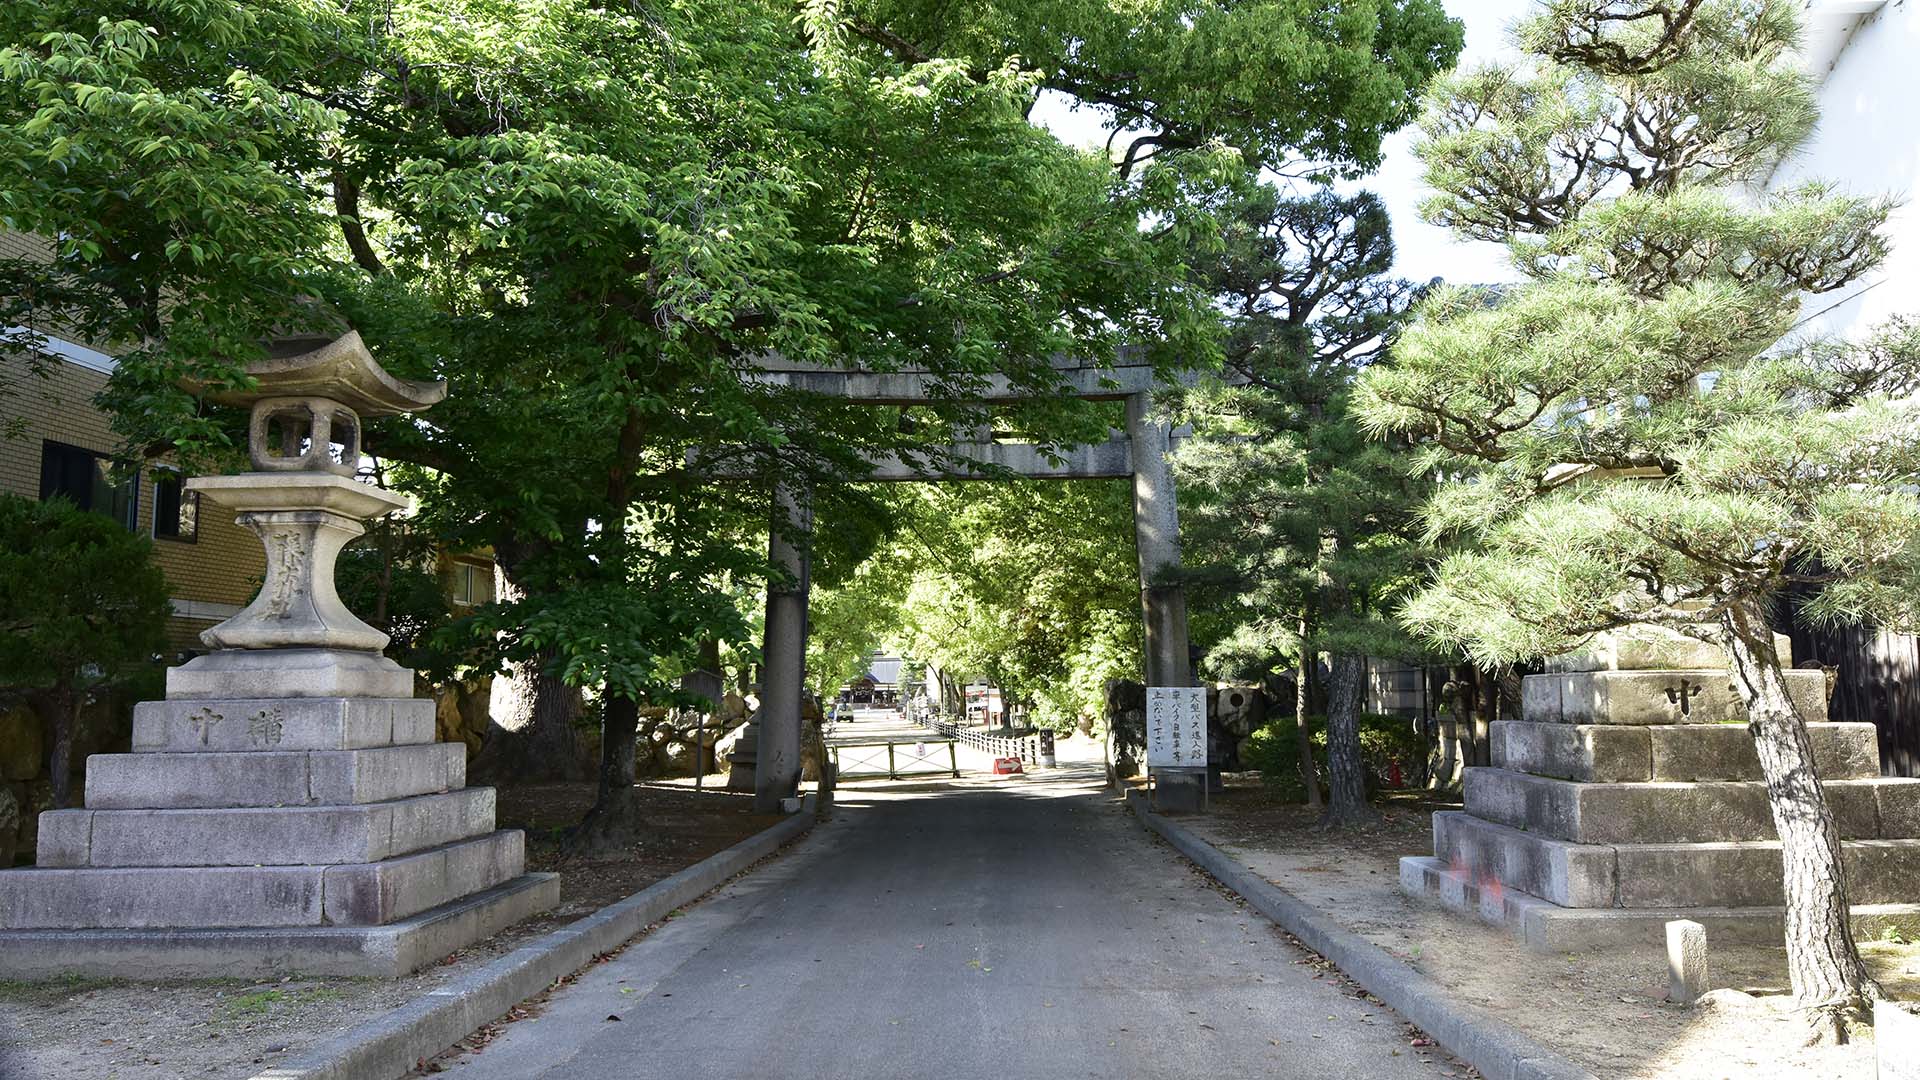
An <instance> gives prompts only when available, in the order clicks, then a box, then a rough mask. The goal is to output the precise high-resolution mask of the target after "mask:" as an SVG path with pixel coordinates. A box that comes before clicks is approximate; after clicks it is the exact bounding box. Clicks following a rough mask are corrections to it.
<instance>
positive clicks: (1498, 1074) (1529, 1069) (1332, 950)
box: [1127, 791, 1594, 1080]
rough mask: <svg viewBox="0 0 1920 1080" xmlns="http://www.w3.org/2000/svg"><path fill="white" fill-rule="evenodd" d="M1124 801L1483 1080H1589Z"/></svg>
mask: <svg viewBox="0 0 1920 1080" xmlns="http://www.w3.org/2000/svg"><path fill="white" fill-rule="evenodd" d="M1127 806H1128V807H1129V808H1130V809H1131V810H1132V811H1133V812H1134V814H1135V815H1136V816H1138V817H1139V818H1140V820H1141V822H1142V823H1143V824H1145V825H1146V826H1147V828H1149V829H1152V830H1153V831H1154V832H1156V833H1159V834H1160V835H1161V836H1162V837H1164V838H1165V839H1166V841H1167V842H1168V843H1169V844H1172V845H1173V846H1174V848H1175V849H1177V850H1178V851H1179V852H1180V854H1182V855H1185V856H1186V857H1187V858H1188V859H1190V860H1192V861H1193V862H1194V863H1196V864H1198V865H1199V867H1200V868H1201V869H1203V870H1205V871H1206V872H1207V873H1209V874H1211V875H1213V878H1214V880H1216V881H1218V882H1220V884H1222V885H1225V886H1226V887H1227V888H1229V889H1232V890H1233V891H1234V892H1236V893H1239V894H1240V895H1241V896H1242V897H1244V898H1245V899H1246V901H1247V903H1249V904H1251V905H1252V906H1253V908H1254V910H1256V911H1258V912H1259V913H1260V914H1262V915H1265V916H1266V917H1267V918H1268V919H1270V920H1272V921H1273V922H1274V923H1275V924H1277V925H1278V926H1280V927H1281V928H1282V929H1284V930H1286V931H1287V932H1288V933H1290V934H1292V935H1293V936H1294V937H1296V938H1299V939H1300V941H1301V943H1302V944H1304V945H1306V946H1307V948H1309V949H1312V950H1313V951H1314V952H1317V953H1319V954H1320V955H1321V956H1324V957H1326V958H1327V959H1328V960H1330V961H1332V962H1333V963H1334V965H1335V966H1337V967H1338V968H1339V969H1340V970H1341V971H1344V972H1346V973H1347V974H1348V975H1349V976H1351V977H1352V978H1353V980H1354V981H1355V982H1357V983H1359V984H1360V985H1361V986H1363V987H1366V989H1367V991H1368V992H1369V993H1371V994H1372V995H1373V996H1374V997H1377V998H1379V999H1380V1000H1381V1001H1383V1002H1385V1003H1386V1004H1387V1006H1388V1007H1390V1008H1392V1009H1393V1010H1394V1011H1396V1012H1398V1013H1399V1014H1400V1015H1401V1016H1404V1017H1406V1018H1407V1019H1408V1020H1409V1021H1411V1022H1412V1023H1414V1024H1416V1025H1418V1026H1419V1027H1420V1028H1421V1030H1423V1031H1425V1032H1426V1033H1427V1034H1429V1035H1431V1036H1433V1037H1434V1038H1435V1039H1436V1040H1438V1041H1439V1043H1440V1045H1441V1046H1444V1047H1446V1048H1447V1050H1448V1051H1450V1052H1452V1053H1453V1054H1454V1055H1455V1056H1457V1057H1459V1058H1460V1060H1462V1061H1465V1062H1466V1063H1467V1064H1469V1065H1472V1066H1473V1067H1474V1068H1476V1069H1478V1070H1480V1074H1481V1075H1482V1076H1484V1077H1486V1078H1487V1080H1594V1075H1593V1073H1591V1072H1588V1071H1587V1070H1586V1069H1583V1068H1581V1067H1580V1066H1579V1065H1577V1064H1575V1063H1574V1062H1573V1061H1570V1060H1568V1059H1567V1058H1565V1057H1563V1056H1561V1055H1560V1054H1557V1053H1555V1052H1553V1051H1552V1050H1549V1049H1547V1048H1546V1047H1544V1046H1541V1045H1540V1044H1539V1043H1536V1042H1534V1041H1533V1040H1532V1039H1530V1038H1528V1037H1527V1036H1525V1035H1522V1034H1521V1033H1520V1032H1518V1031H1516V1030H1515V1029H1514V1028H1513V1027H1511V1026H1509V1025H1507V1024H1505V1023H1503V1022H1501V1021H1500V1020H1498V1019H1496V1018H1494V1017H1493V1016H1492V1015H1490V1014H1488V1013H1486V1012H1483V1011H1482V1010H1480V1009H1477V1008H1474V1007H1473V1006H1471V1005H1465V1004H1461V1003H1459V1002H1457V1001H1454V1000H1451V999H1450V998H1449V997H1448V994H1447V990H1446V988H1445V987H1443V986H1441V985H1440V984H1439V983H1437V982H1435V981H1433V980H1432V979H1430V978H1428V977H1427V976H1425V975H1422V974H1420V973H1419V972H1417V971H1415V970H1414V969H1413V968H1411V967H1409V966H1408V965H1407V964H1405V963H1404V962H1402V961H1400V960H1397V959H1395V958H1394V957H1393V956H1391V955H1390V954H1388V953H1387V951H1386V950H1384V949H1382V948H1380V947H1379V946H1378V945H1375V944H1374V943H1372V942H1370V941H1368V940H1366V939H1365V938H1363V937H1361V936H1360V935H1358V934H1355V933H1353V932H1352V931H1350V930H1346V929H1344V928H1342V927H1341V926H1339V925H1338V924H1337V923H1335V922H1334V921H1333V920H1332V919H1329V918H1328V917H1326V916H1325V915H1322V914H1321V913H1320V912H1319V911H1317V910H1315V909H1314V908H1312V907H1310V906H1308V905H1307V904H1306V903H1304V902H1302V901H1301V900H1300V899H1299V898H1298V897H1295V896H1293V895H1292V894H1290V893H1288V892H1286V891H1285V890H1284V889H1281V888H1280V887H1278V886H1276V885H1274V884H1272V883H1271V882H1269V881H1267V880H1266V879H1265V878H1262V877H1260V876H1259V875H1258V874H1256V873H1254V872H1253V871H1251V870H1249V869H1247V868H1246V867H1245V866H1242V865H1240V864H1239V863H1236V862H1235V861H1234V860H1233V858H1232V856H1230V855H1227V854H1226V853H1225V852H1222V851H1221V850H1220V849H1219V848H1216V847H1214V846H1213V845H1212V844H1209V843H1207V842H1206V841H1205V840H1202V839H1200V838H1199V837H1198V836H1196V835H1194V834H1193V833H1192V832H1190V831H1189V830H1187V829H1185V828H1182V827H1181V826H1180V825H1178V824H1175V823H1174V822H1172V821H1169V820H1168V819H1167V818H1164V817H1162V816H1160V815H1159V814H1156V813H1154V812H1153V811H1152V810H1149V809H1148V808H1147V802H1146V797H1145V796H1144V795H1143V794H1142V793H1141V792H1139V791H1129V792H1128V793H1127Z"/></svg>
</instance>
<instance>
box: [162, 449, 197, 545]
mask: <svg viewBox="0 0 1920 1080" xmlns="http://www.w3.org/2000/svg"><path fill="white" fill-rule="evenodd" d="M186 480H187V478H186V475H185V474H183V473H182V472H181V471H180V470H179V469H176V468H173V467H172V466H162V467H161V468H159V469H157V470H155V472H154V477H153V519H152V520H153V538H154V539H155V540H170V541H172V542H173V543H176V544H197V543H199V542H200V493H199V492H197V491H187V490H185V489H184V488H183V487H182V486H181V485H183V484H185V483H186ZM183 523H184V525H185V527H183ZM163 525H164V527H165V531H162V528H163Z"/></svg>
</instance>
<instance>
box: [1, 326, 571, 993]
mask: <svg viewBox="0 0 1920 1080" xmlns="http://www.w3.org/2000/svg"><path fill="white" fill-rule="evenodd" d="M247 371H248V374H249V375H251V376H253V378H254V379H255V381H256V387H255V388H254V389H251V390H246V391H236V390H229V391H223V392H219V393H215V394H209V395H208V396H209V397H211V398H212V399H213V400H215V401H218V402H220V403H222V404H229V405H241V406H249V407H250V408H251V410H252V412H251V420H250V423H249V431H248V450H249V452H250V454H251V457H252V462H253V467H254V470H255V471H253V472H249V473H242V474H240V475H237V476H207V477H196V478H194V479H192V480H189V481H188V482H187V485H186V486H187V489H188V490H190V491H197V492H199V493H200V494H201V496H202V497H203V498H204V499H205V500H207V501H208V502H211V503H215V504H217V505H219V506H222V507H225V508H227V509H229V510H232V511H234V512H235V514H236V515H237V516H236V520H237V521H238V522H239V523H240V524H241V525H243V526H245V527H246V528H247V529H249V530H251V531H252V532H253V533H254V534H255V535H257V536H258V537H259V538H260V542H261V544H262V545H263V546H264V547H265V548H266V556H267V570H266V576H265V579H264V584H263V585H262V586H261V589H260V595H259V596H257V597H255V598H254V601H253V603H252V604H250V605H249V606H248V607H247V608H246V609H245V610H243V611H241V612H240V613H239V614H237V615H235V616H234V617H232V618H230V619H228V620H227V621H225V622H223V623H221V624H219V625H218V626H215V627H213V628H212V629H210V630H208V631H206V632H205V633H204V634H202V635H201V640H202V641H204V642H205V643H206V644H207V646H208V648H209V649H211V650H212V651H211V652H209V653H207V654H206V655H203V656H200V657H197V658H195V659H194V660H192V661H190V662H188V663H186V664H184V665H182V666H180V667H176V668H173V669H171V670H169V671H168V672H167V697H166V700H165V701H149V702H143V703H141V704H140V705H138V706H136V707H135V710H134V721H133V724H134V726H133V752H132V753H129V754H96V755H94V756H93V757H92V758H90V759H88V761H87V767H86V807H85V809H74V810H53V811H49V812H47V813H45V814H43V815H42V816H41V819H40V841H39V850H38V858H37V865H36V866H35V867H32V868H24V869H19V870H6V871H0V977H11V978H35V977H44V976H48V975H54V974H69V973H72V974H84V975H129V974H138V975H141V976H144V977H164V976H188V977H191V976H216V975H218V976H240V977H260V976H268V975H277V974H284V973H289V972H301V973H305V974H326V975H386V976H393V975H401V974H405V973H406V972H409V971H412V970H414V969H416V968H418V967H420V966H422V965H424V964H427V963H430V962H432V961H434V960H437V959H439V958H440V957H442V956H445V955H446V954H447V953H449V952H452V951H453V950H454V949H457V948H459V947H461V946H463V945H466V944H468V943H470V942H472V941H474V940H476V939H478V938H481V937H484V936H486V935H488V934H491V933H493V932H494V931H495V930H498V929H500V928H501V927H503V926H506V925H508V924H510V923H513V922H516V921H518V920H520V919H523V918H525V917H527V916H528V915H531V914H533V913H535V912H537V911H541V910H544V909H546V908H548V907H551V906H552V905H553V904H554V903H555V902H556V901H557V900H558V898H559V880H558V878H557V877H556V876H555V875H552V874H528V873H526V872H525V858H524V837H523V835H522V834H521V833H520V832H518V831H515V830H496V829H495V828H494V795H493V790H492V789H491V788H469V787H467V786H466V748H465V747H464V746H463V745H461V744H458V743H436V742H434V741H433V740H434V703H433V702H432V701H431V700H428V699H425V698H415V697H414V696H413V672H411V671H409V670H407V669H406V668H403V667H401V666H400V665H398V664H396V663H394V662H393V661H392V660H390V659H388V658H387V657H385V656H384V655H382V654H381V652H380V650H381V649H383V648H385V646H386V644H387V635H386V634H384V633H382V632H380V631H379V630H376V629H375V628H373V627H371V626H368V625H367V624H366V623H364V622H362V621H360V620H359V619H358V618H356V617H354V615H353V613H352V612H350V611H348V610H347V609H346V607H345V605H343V604H342V603H341V602H340V597H339V595H338V594H337V593H336V592H335V589H334V581H333V572H334V560H335V559H336V558H337V557H338V555H339V554H340V550H341V548H343V547H344V546H346V544H347V543H349V542H350V541H352V540H353V539H354V538H356V537H358V536H360V535H361V533H362V532H363V531H364V526H363V524H362V523H363V522H365V521H368V520H371V519H373V518H377V517H379V516H381V515H383V514H387V513H390V512H392V511H395V510H400V509H403V508H405V507H406V506H407V505H408V501H407V499H406V498H405V497H403V496H399V495H395V494H393V493H391V492H387V491H383V490H381V489H379V488H376V487H373V486H372V485H369V484H364V483H361V482H359V481H357V480H355V479H353V476H354V473H355V470H356V467H357V465H358V463H359V460H360V419H361V418H362V417H370V416H388V415H396V414H401V413H410V412H417V411H419V410H421V409H424V408H426V407H427V406H429V405H432V404H433V403H435V402H437V401H439V400H441V399H442V398H443V397H445V396H446V384H445V383H443V382H433V383H423V382H409V381H405V380H400V379H395V378H394V377H392V376H391V375H389V374H387V372H385V371H384V370H382V369H381V367H380V365H379V364H378V363H377V362H376V361H375V360H374V359H373V357H372V356H371V355H370V354H369V353H368V352H367V350H366V347H365V345H364V344H363V343H362V342H361V340H360V337H359V335H358V334H357V333H348V334H346V335H345V336H344V337H341V338H339V339H337V340H331V341H324V340H316V339H305V340H301V341H296V342H287V343H284V344H283V345H282V346H281V347H279V348H277V349H275V350H274V351H273V353H272V354H271V355H270V356H269V357H268V358H267V359H265V360H263V361H261V362H259V363H257V364H254V365H252V366H250V367H249V368H248V369H247Z"/></svg>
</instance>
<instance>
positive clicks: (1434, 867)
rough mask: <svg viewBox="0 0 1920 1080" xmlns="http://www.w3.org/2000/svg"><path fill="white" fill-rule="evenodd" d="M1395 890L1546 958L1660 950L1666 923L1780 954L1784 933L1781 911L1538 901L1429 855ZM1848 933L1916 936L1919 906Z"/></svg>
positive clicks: (1874, 909) (1408, 866) (1862, 914)
mask: <svg viewBox="0 0 1920 1080" xmlns="http://www.w3.org/2000/svg"><path fill="white" fill-rule="evenodd" d="M1400 888H1401V890H1402V891H1404V892H1406V893H1407V894H1408V895H1410V896H1415V897H1424V898H1428V899H1433V900H1436V901H1438V902H1439V903H1440V905H1441V906H1442V907H1445V908H1448V909H1449V910H1452V911H1457V912H1459V913H1461V914H1463V915H1476V916H1478V917H1480V918H1481V919H1483V920H1485V921H1486V922H1488V923H1491V924H1493V925H1495V926H1503V927H1505V928H1507V929H1509V930H1511V931H1513V933H1514V934H1515V935H1516V936H1518V937H1520V938H1521V939H1522V940H1523V941H1525V942H1526V944H1527V946H1528V947H1529V948H1533V949H1538V950H1540V951H1543V952H1557V953H1567V952H1585V951H1589V950H1593V949H1605V948H1618V947H1620V946H1628V945H1656V946H1657V945H1662V944H1664V943H1665V940H1666V924H1667V923H1668V922H1669V921H1670V920H1673V919H1691V920H1693V921H1694V922H1698V923H1701V924H1703V925H1704V926H1706V928H1707V941H1708V946H1709V948H1711V947H1712V945H1713V943H1714V942H1743V943H1749V944H1757V945H1772V946H1775V947H1778V946H1779V944H1780V936H1781V934H1782V933H1783V932H1784V923H1785V918H1784V912H1783V909H1781V908H1779V907H1693V908H1642V909H1634V910H1628V909H1626V908H1567V907H1561V906H1559V905H1558V904H1550V903H1548V902H1547V901H1545V900H1542V899H1540V898H1539V897H1535V896H1529V895H1527V894H1526V893H1523V892H1520V891H1518V890H1515V889H1504V888H1500V887H1499V886H1497V885H1494V884H1491V883H1485V882H1481V881H1475V880H1474V879H1473V876H1472V875H1471V874H1469V873H1467V872H1465V871H1461V870H1455V869H1453V868H1451V867H1449V866H1448V865H1447V864H1446V863H1444V862H1441V861H1440V860H1439V859H1436V858H1434V857H1432V856H1430V855H1415V856H1409V857H1407V858H1404V859H1401V860H1400ZM1851 914H1852V922H1853V933H1854V936H1855V937H1856V938H1858V939H1859V940H1862V941H1865V940H1869V939H1874V938H1878V937H1880V936H1881V935H1882V934H1883V933H1885V932H1886V931H1889V930H1892V931H1896V932H1898V933H1899V934H1901V935H1902V936H1904V937H1906V938H1908V939H1909V940H1911V939H1913V938H1915V937H1920V904H1911V903H1909V904H1855V905H1853V908H1852V912H1851Z"/></svg>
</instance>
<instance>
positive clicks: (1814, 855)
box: [1722, 601, 1879, 1042]
mask: <svg viewBox="0 0 1920 1080" xmlns="http://www.w3.org/2000/svg"><path fill="white" fill-rule="evenodd" d="M1722 627H1723V629H1724V631H1725V639H1724V642H1723V644H1724V646H1725V648H1726V650H1727V654H1728V656H1729V657H1730V658H1731V659H1732V661H1733V672H1734V677H1735V678H1736V679H1737V680H1738V683H1739V686H1740V691H1741V694H1742V696H1743V697H1744V698H1745V700H1746V705H1747V730H1748V731H1749V732H1751V733H1752V735H1753V744H1754V749H1755V750H1757V751H1758V753H1759V757H1760V771H1761V773H1762V775H1764V776H1765V777H1766V781H1767V803H1768V805H1769V807H1770V808H1771V809H1772V810H1773V826H1774V829H1775V830H1776V831H1778V832H1779V834H1780V862H1781V870H1782V874H1781V882H1782V885H1783V887H1784V889H1785V892H1786V927H1787V933H1786V944H1787V974H1788V976H1789V978H1791V979H1792V982H1793V997H1794V1001H1795V1003H1796V1004H1797V1005H1798V1006H1799V1007H1800V1008H1801V1009H1803V1010H1806V1011H1807V1016H1808V1020H1809V1022H1810V1023H1812V1024H1813V1026H1814V1034H1815V1035H1816V1037H1818V1038H1820V1039H1823V1040H1831V1041H1838V1042H1845V1041H1846V1038H1847V1023H1848V1021H1849V1020H1854V1021H1859V1020H1863V1019H1864V1018H1865V1014H1866V1010H1867V1009H1868V1005H1869V1002H1870V1001H1871V1000H1872V999H1873V998H1876V997H1878V996H1879V987H1877V986H1875V985H1874V982H1873V980H1872V978H1871V977H1869V976H1868V974H1867V968H1866V965H1865V964H1864V963H1862V962H1861V960H1860V950H1859V947H1858V946H1857V945H1855V943H1854V940H1853V927H1852V926H1851V925H1850V924H1849V922H1848V918H1847V916H1848V910H1849V903H1848V900H1847V880H1846V875H1845V873H1844V870H1843V866H1844V858H1843V855H1842V850H1841V846H1840V830H1839V828H1838V826H1836V825H1835V824H1834V818H1833V810H1832V808H1831V807H1829V806H1828V805H1827V799H1826V794H1825V792H1824V791H1822V790H1821V787H1820V782H1819V780H1818V778H1817V777H1816V776H1815V775H1814V771H1813V743H1812V740H1811V739H1809V738H1808V736H1807V725H1806V721H1805V719H1803V718H1802V717H1801V716H1800V714H1799V712H1798V710H1796V709H1795V708H1794V705H1793V699H1792V697H1790V696H1789V695H1788V693H1787V681H1786V679H1785V677H1783V676H1782V674H1781V672H1780V658H1779V655H1778V654H1777V653H1775V652H1774V648H1773V630H1772V627H1771V626H1769V625H1768V622H1767V619H1766V615H1765V612H1764V611H1763V610H1761V607H1760V605H1759V604H1758V603H1755V602H1752V601H1747V602H1743V603H1741V604H1738V605H1736V606H1734V607H1732V608H1731V609H1729V610H1728V613H1727V615H1726V618H1725V619H1724V621H1723V622H1722Z"/></svg>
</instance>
